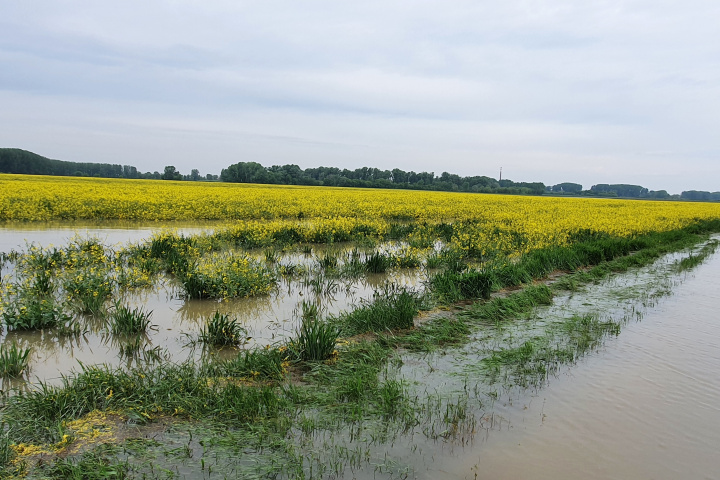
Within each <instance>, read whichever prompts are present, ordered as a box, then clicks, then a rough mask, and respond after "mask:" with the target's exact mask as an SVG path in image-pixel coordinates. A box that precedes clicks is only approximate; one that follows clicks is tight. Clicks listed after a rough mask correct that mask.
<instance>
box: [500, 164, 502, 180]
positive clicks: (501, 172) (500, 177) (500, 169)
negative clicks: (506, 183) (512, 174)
mask: <svg viewBox="0 0 720 480" xmlns="http://www.w3.org/2000/svg"><path fill="white" fill-rule="evenodd" d="M500 181H501V182H502V167H500Z"/></svg>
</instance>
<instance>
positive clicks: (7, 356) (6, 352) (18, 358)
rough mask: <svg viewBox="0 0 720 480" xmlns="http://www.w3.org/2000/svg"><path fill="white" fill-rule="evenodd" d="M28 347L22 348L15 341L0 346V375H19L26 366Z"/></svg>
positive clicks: (28, 354)
mask: <svg viewBox="0 0 720 480" xmlns="http://www.w3.org/2000/svg"><path fill="white" fill-rule="evenodd" d="M29 356H30V349H29V348H22V347H20V346H19V345H18V344H17V343H16V342H12V343H11V344H10V346H9V347H8V346H7V345H3V346H2V347H0V376H2V377H19V376H20V375H22V373H23V372H24V371H25V369H26V368H27V366H28V362H29Z"/></svg>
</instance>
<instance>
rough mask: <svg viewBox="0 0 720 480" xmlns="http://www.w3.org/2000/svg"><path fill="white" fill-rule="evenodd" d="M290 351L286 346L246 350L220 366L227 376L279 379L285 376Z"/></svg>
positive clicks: (223, 373)
mask: <svg viewBox="0 0 720 480" xmlns="http://www.w3.org/2000/svg"><path fill="white" fill-rule="evenodd" d="M289 353H290V352H289V351H288V350H287V348H286V347H280V348H262V349H253V350H245V351H244V352H240V353H239V354H238V356H237V357H236V358H234V359H233V360H229V361H227V362H224V363H223V364H221V365H220V366H219V373H220V374H222V375H225V376H233V377H244V378H249V379H253V380H272V381H279V380H282V379H283V378H285V373H286V367H287V364H286V362H287V359H288V355H289Z"/></svg>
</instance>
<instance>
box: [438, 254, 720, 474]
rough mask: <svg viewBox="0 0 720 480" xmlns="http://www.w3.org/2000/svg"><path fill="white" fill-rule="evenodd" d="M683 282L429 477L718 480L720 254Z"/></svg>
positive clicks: (512, 406)
mask: <svg viewBox="0 0 720 480" xmlns="http://www.w3.org/2000/svg"><path fill="white" fill-rule="evenodd" d="M681 277H682V278H677V279H675V281H673V288H672V293H671V294H670V295H669V296H667V297H664V298H661V299H659V300H657V303H656V304H655V305H654V306H653V305H652V303H655V302H650V303H649V304H648V305H650V307H649V308H647V309H645V310H644V311H643V312H642V313H641V314H640V313H638V310H637V309H636V310H635V315H634V316H635V320H631V321H630V322H629V323H627V324H626V325H625V326H624V327H623V329H622V332H621V333H620V335H619V336H618V337H612V338H610V339H608V340H607V341H606V342H605V345H604V347H603V348H602V349H601V351H599V352H596V353H593V354H591V355H589V356H587V357H586V358H585V359H584V360H583V361H581V362H580V363H579V364H578V365H575V366H572V367H570V368H569V369H567V370H566V371H565V372H563V373H561V374H560V375H558V376H557V377H556V378H551V379H550V381H549V384H548V385H547V386H546V387H545V388H541V389H539V390H538V391H536V392H532V391H526V392H525V394H523V395H518V396H517V397H515V398H511V399H506V400H505V401H504V402H500V403H499V404H496V406H495V407H496V408H495V409H494V410H495V412H494V424H495V425H496V426H494V427H493V428H488V429H487V430H486V431H485V432H484V433H483V434H481V435H479V438H477V439H476V440H475V442H474V444H473V445H472V447H470V448H465V449H463V450H462V452H461V453H459V454H458V455H457V456H455V455H453V456H451V457H450V458H448V459H445V460H444V461H442V462H439V463H440V464H442V466H440V465H437V466H436V467H440V468H438V469H437V470H435V468H434V467H430V468H429V473H430V475H429V476H428V477H427V478H441V477H442V478H448V479H475V478H479V479H553V480H562V479H576V478H583V479H609V478H617V479H656V480H661V479H667V480H671V479H673V480H674V479H680V478H682V479H717V478H720V455H718V452H719V451H720V313H719V312H720V291H719V290H718V285H720V255H718V254H715V255H714V256H713V257H711V258H710V259H709V260H708V261H707V262H706V263H705V264H703V265H701V266H699V267H698V268H697V269H696V270H693V271H692V272H691V273H689V274H681ZM618 303H621V302H620V301H618ZM646 303H647V302H646ZM638 308H642V307H638ZM497 425H499V426H497ZM453 457H454V458H453ZM448 460H450V461H448Z"/></svg>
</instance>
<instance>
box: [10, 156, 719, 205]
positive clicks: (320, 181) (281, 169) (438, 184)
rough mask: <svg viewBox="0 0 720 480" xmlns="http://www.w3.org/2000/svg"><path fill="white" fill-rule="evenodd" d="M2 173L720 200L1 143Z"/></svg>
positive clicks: (625, 188) (696, 194) (710, 195)
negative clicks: (136, 159)
mask: <svg viewBox="0 0 720 480" xmlns="http://www.w3.org/2000/svg"><path fill="white" fill-rule="evenodd" d="M0 173H19V174H26V175H56V176H78V177H103V178H140V179H155V180H187V181H217V180H221V181H223V182H235V183H261V184H262V183H264V184H278V185H313V186H330V187H359V188H401V189H412V190H438V191H456V192H476V193H505V194H514V195H542V194H544V193H549V194H553V195H572V196H591V197H621V198H644V199H658V200H688V201H696V202H719V201H720V192H707V191H698V190H689V191H684V192H682V193H681V194H680V195H671V194H669V193H668V192H667V191H666V190H657V191H654V190H649V189H647V188H645V187H643V186H640V185H628V184H606V183H599V184H597V185H593V186H592V187H590V189H589V190H583V186H582V185H581V184H579V183H572V182H564V183H558V184H556V185H552V186H550V185H548V186H545V184H543V183H541V182H513V181H512V180H496V179H494V178H492V177H486V176H467V177H463V176H460V175H456V174H452V173H448V172H443V173H442V174H440V175H439V176H438V175H435V173H434V172H419V173H418V172H414V171H409V172H406V171H404V170H401V169H399V168H394V169H392V170H381V169H378V168H372V167H362V168H357V169H355V170H349V169H346V168H345V169H340V168H337V167H317V168H306V169H304V170H303V169H302V168H300V167H299V166H297V165H273V166H271V167H264V166H262V165H261V164H259V163H257V162H238V163H235V164H233V165H230V166H229V167H227V168H225V169H223V170H222V172H221V174H220V175H219V176H218V175H214V174H210V173H208V174H206V175H201V174H200V171H199V170H198V169H192V170H191V171H190V174H187V175H183V174H181V173H180V172H179V171H178V170H177V169H176V168H175V167H174V166H172V165H168V166H166V167H165V169H164V171H163V172H162V173H161V172H157V171H155V172H145V173H142V172H140V171H138V169H137V168H136V167H134V166H132V165H118V164H107V163H79V162H67V161H63V160H52V159H49V158H46V157H43V156H41V155H38V154H36V153H32V152H28V151H27V150H22V149H19V148H0Z"/></svg>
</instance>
